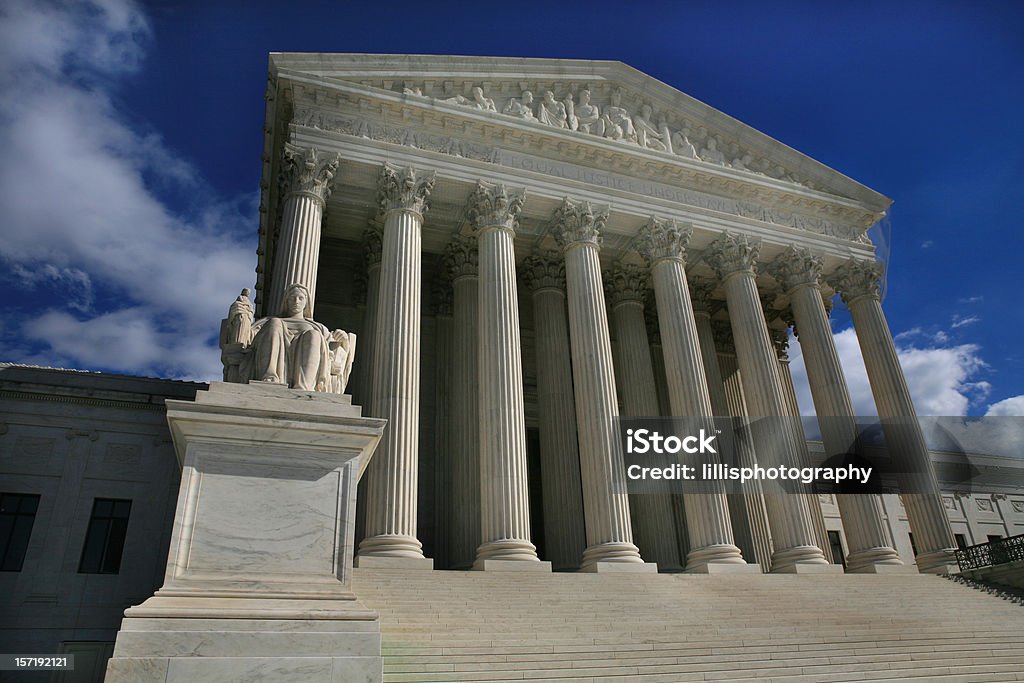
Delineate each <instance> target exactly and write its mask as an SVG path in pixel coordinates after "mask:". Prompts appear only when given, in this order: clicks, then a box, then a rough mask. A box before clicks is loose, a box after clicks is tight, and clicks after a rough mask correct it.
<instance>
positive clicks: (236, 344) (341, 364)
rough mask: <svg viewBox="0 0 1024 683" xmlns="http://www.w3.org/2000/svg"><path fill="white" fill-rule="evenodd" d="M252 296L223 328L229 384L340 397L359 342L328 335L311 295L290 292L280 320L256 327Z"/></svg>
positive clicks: (339, 333) (244, 297)
mask: <svg viewBox="0 0 1024 683" xmlns="http://www.w3.org/2000/svg"><path fill="white" fill-rule="evenodd" d="M252 318H253V309H252V302H251V301H250V300H249V297H248V290H242V294H241V295H240V296H239V297H238V298H237V299H235V302H234V303H233V304H231V308H230V309H229V310H228V317H227V318H226V319H225V320H224V321H223V322H222V323H221V359H222V361H223V362H224V380H225V381H227V382H241V383H245V382H248V381H250V380H256V381H260V382H274V383H278V384H286V385H287V386H289V387H291V388H293V389H304V390H307V391H324V392H329V393H335V394H340V393H343V392H344V390H345V385H346V384H347V383H348V378H349V375H350V374H351V373H352V362H353V360H354V359H355V349H356V336H355V335H354V334H349V333H348V332H345V331H344V330H334V331H333V332H331V331H329V330H328V329H327V327H325V326H324V325H322V324H321V323H318V322H316V321H315V320H313V316H312V306H311V301H310V297H309V290H308V289H306V287H304V286H303V285H299V284H293V285H289V286H288V287H287V288H286V289H285V293H284V299H283V301H282V304H281V311H280V312H279V313H278V315H277V316H273V317H267V318H261V319H260V320H257V321H255V322H253V320H252Z"/></svg>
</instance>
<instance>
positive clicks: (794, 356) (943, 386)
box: [790, 328, 991, 415]
mask: <svg viewBox="0 0 1024 683" xmlns="http://www.w3.org/2000/svg"><path fill="white" fill-rule="evenodd" d="M910 332H911V333H913V334H911V333H904V334H901V335H897V337H896V338H897V354H898V356H899V360H900V365H901V366H902V367H903V373H904V375H905V376H906V378H907V385H908V387H909V388H910V394H911V398H912V399H913V401H914V406H915V408H916V409H917V412H918V414H919V415H966V414H967V410H968V408H969V407H970V406H971V405H972V404H976V403H977V402H979V401H983V400H984V399H985V397H986V396H987V395H988V392H989V390H990V389H991V387H990V385H989V384H988V383H987V382H983V381H976V377H977V375H978V374H979V372H980V371H981V370H983V369H984V368H985V367H986V365H985V362H984V361H983V360H982V359H981V356H980V355H979V354H978V352H979V347H978V346H976V345H974V344H960V345H957V346H938V345H935V343H934V341H932V342H931V343H930V345H929V346H928V347H926V348H917V347H915V346H911V345H909V344H908V343H907V342H908V340H909V339H911V338H913V337H915V336H920V334H921V333H920V331H919V330H917V331H915V330H911V331H910ZM833 338H834V339H835V343H836V350H837V352H838V353H839V358H840V362H841V363H842V366H843V372H844V374H845V376H846V382H847V384H848V385H849V388H850V399H851V401H852V402H853V408H854V412H855V413H856V414H857V415H877V414H878V413H877V411H876V409H875V402H874V398H873V397H872V394H871V385H870V383H869V382H868V376H867V371H866V370H865V368H864V359H863V356H861V352H860V345H859V343H858V342H857V335H856V333H855V332H854V330H853V328H847V329H845V330H842V331H840V332H837V333H834V334H833ZM934 339H935V338H934V337H932V340H934ZM790 358H791V362H790V368H791V371H792V373H793V383H794V385H795V387H796V392H797V401H798V403H799V405H800V412H801V414H803V415H813V414H814V403H813V401H812V399H811V392H810V385H809V384H808V381H807V371H806V368H805V367H804V361H803V356H802V352H801V350H800V343H799V341H797V340H796V339H792V340H791V342H790Z"/></svg>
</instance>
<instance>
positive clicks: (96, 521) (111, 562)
mask: <svg viewBox="0 0 1024 683" xmlns="http://www.w3.org/2000/svg"><path fill="white" fill-rule="evenodd" d="M131 510H132V502H131V501H130V500H113V499H110V498H97V499H96V500H95V501H93V504H92V517H90V518H89V531H88V532H87V533H86V534H85V545H84V546H82V560H81V562H79V563H78V572H79V573H80V574H116V573H117V572H118V571H120V569H121V552H122V551H123V550H124V537H125V535H126V534H127V533H128V514H129V513H130V512H131Z"/></svg>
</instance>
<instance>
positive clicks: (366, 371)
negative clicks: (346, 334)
mask: <svg viewBox="0 0 1024 683" xmlns="http://www.w3.org/2000/svg"><path fill="white" fill-rule="evenodd" d="M363 248H364V261H365V264H366V310H365V312H364V313H363V329H362V330H361V334H360V335H359V362H358V363H356V364H355V366H354V369H353V372H355V373H356V383H355V385H356V389H358V391H359V393H358V396H357V399H358V401H359V405H361V406H364V407H365V408H366V410H367V413H369V411H370V409H371V408H372V406H373V353H374V351H375V350H376V344H375V343H374V339H375V337H376V334H377V303H378V299H379V298H380V257H381V235H380V230H379V226H377V225H376V224H375V222H372V221H371V227H369V228H367V229H366V230H365V231H364V232H363ZM366 482H367V478H366V477H363V478H362V479H360V480H359V485H358V489H357V490H356V535H355V542H356V543H360V542H361V541H362V540H363V538H364V536H365V534H366Z"/></svg>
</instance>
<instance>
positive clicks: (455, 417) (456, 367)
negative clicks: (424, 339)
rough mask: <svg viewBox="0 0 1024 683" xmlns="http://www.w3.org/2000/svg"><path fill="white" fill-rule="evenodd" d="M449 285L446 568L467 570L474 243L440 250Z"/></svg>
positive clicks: (473, 421)
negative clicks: (449, 447)
mask: <svg viewBox="0 0 1024 683" xmlns="http://www.w3.org/2000/svg"><path fill="white" fill-rule="evenodd" d="M444 267H445V269H446V270H447V271H448V277H449V278H450V279H451V281H452V292H453V295H452V314H453V326H454V332H453V336H452V339H453V342H454V344H455V349H454V352H453V354H452V496H453V497H454V499H455V500H456V501H458V505H457V506H456V507H454V508H453V510H452V528H451V533H452V538H451V567H452V568H453V569H468V568H470V567H471V566H473V560H474V559H476V549H477V546H479V545H480V382H479V379H478V378H479V373H480V363H479V360H478V351H479V346H480V341H479V336H480V333H479V327H480V326H479V321H478V318H479V314H480V301H479V298H480V295H479V282H480V280H479V278H478V272H479V260H478V253H477V245H476V240H474V239H472V238H471V237H465V236H462V235H459V236H456V237H455V239H453V240H452V241H451V242H450V243H449V244H448V247H447V249H446V250H445V256H444Z"/></svg>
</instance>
